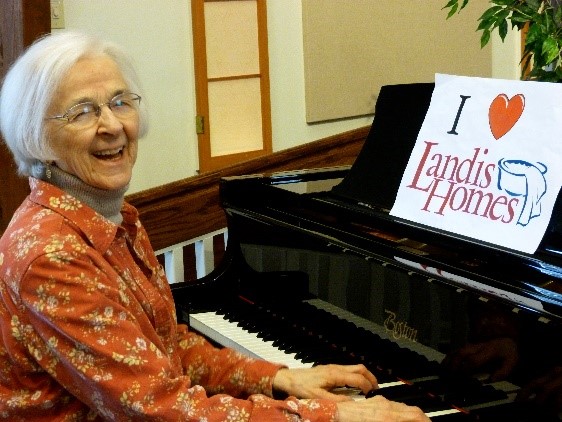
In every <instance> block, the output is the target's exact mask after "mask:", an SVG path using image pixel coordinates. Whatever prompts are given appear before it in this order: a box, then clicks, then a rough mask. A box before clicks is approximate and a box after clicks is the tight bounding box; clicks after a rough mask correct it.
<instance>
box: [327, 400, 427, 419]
mask: <svg viewBox="0 0 562 422" xmlns="http://www.w3.org/2000/svg"><path fill="white" fill-rule="evenodd" d="M337 406H338V418H337V420H338V421H339V422H359V421H361V422H363V421H365V422H366V421H369V422H428V421H429V420H430V419H429V418H428V417H427V416H426V415H425V413H423V412H422V411H421V409H420V408H419V407H414V406H408V405H405V404H404V403H398V402H395V401H390V400H388V399H386V398H384V397H383V396H380V395H377V396H374V397H372V398H370V399H366V400H360V401H345V402H340V403H338V404H337Z"/></svg>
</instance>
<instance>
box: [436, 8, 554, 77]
mask: <svg viewBox="0 0 562 422" xmlns="http://www.w3.org/2000/svg"><path fill="white" fill-rule="evenodd" d="M468 2H469V0H449V2H448V3H447V4H446V5H445V6H444V7H443V9H448V10H449V11H448V14H447V19H449V18H450V17H451V16H453V15H454V14H456V13H459V12H460V11H461V10H462V9H463V8H464V7H465V6H466V5H467V3H468ZM561 4H562V0H490V6H489V7H488V9H486V11H485V12H484V13H483V14H482V16H480V18H479V19H478V20H479V24H478V27H477V30H479V31H482V35H481V37H480V46H481V47H484V46H485V45H486V44H488V41H489V40H490V36H491V34H492V33H493V31H494V30H496V29H497V31H498V33H499V35H500V37H501V39H502V41H504V39H505V36H506V35H507V32H508V30H509V28H510V27H511V28H512V29H518V30H521V31H523V34H524V35H523V36H524V47H523V52H522V57H521V79H534V80H540V81H549V82H559V81H562V57H561V48H562V7H560V6H561Z"/></svg>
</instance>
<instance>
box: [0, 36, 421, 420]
mask: <svg viewBox="0 0 562 422" xmlns="http://www.w3.org/2000/svg"><path fill="white" fill-rule="evenodd" d="M0 95H1V97H0V128H1V131H2V135H3V137H4V139H5V141H6V144H7V145H8V148H9V149H10V150H11V152H12V154H13V156H14V159H15V162H16V163H17V166H18V170H19V173H20V174H21V175H24V176H28V177H29V182H30V187H31V193H30V195H29V196H28V197H27V198H26V199H25V201H24V202H23V203H22V205H21V206H20V207H19V209H18V210H17V211H16V213H15V214H14V216H13V219H12V221H11V223H10V225H9V227H8V228H7V230H6V232H5V233H4V234H3V236H2V238H1V239H0V296H1V300H0V334H1V337H0V357H1V359H2V364H1V365H0V419H5V420H10V421H27V422H30V421H40V420H41V421H43V420H44V421H46V420H48V421H53V420H60V421H62V420H65V421H79V420H88V421H94V420H109V421H139V420H142V421H152V420H154V421H186V420H197V421H224V420H232V421H239V420H259V421H273V420H286V421H297V420H308V421H337V420H339V421H360V420H361V421H367V420H372V421H383V420H384V421H427V420H428V419H427V417H426V416H425V415H424V414H423V413H422V412H421V410H420V409H418V408H415V407H409V406H406V405H404V404H401V403H395V402H391V401H388V400H386V399H384V398H382V397H375V398H371V399H365V400H362V401H351V400H348V399H345V398H343V397H341V396H337V395H335V394H332V393H330V391H329V390H330V389H331V388H332V387H336V386H343V385H347V386H352V387H356V388H359V389H361V390H362V391H364V392H367V391H369V390H371V389H373V388H376V387H377V381H376V379H375V377H374V376H373V374H372V373H371V372H369V371H368V370H367V369H366V368H365V367H364V366H362V365H350V366H339V365H326V366H318V367H316V368H313V369H305V370H302V369H301V370H293V369H287V368H283V367H282V366H281V365H276V364H273V363H268V362H265V361H261V360H254V359H249V358H247V357H244V356H242V355H240V354H238V353H237V352H235V351H233V350H230V349H226V348H225V349H219V348H215V347H213V346H212V345H211V344H210V343H208V342H207V341H206V340H205V339H204V338H203V337H201V336H199V335H197V334H195V333H192V332H189V331H188V330H187V328H186V326H184V325H178V324H177V322H176V313H175V309H174V303H173V299H172V296H171V292H170V289H169V286H168V283H167V280H166V278H165V275H164V272H163V270H162V267H161V266H160V265H159V264H158V261H157V259H156V257H155V255H154V252H153V250H152V248H151V246H150V243H149V240H148V239H147V235H146V232H145V230H144V229H143V226H142V224H141V223H140V221H139V219H138V213H137V211H136V210H135V209H134V208H133V207H132V206H131V205H129V204H127V203H126V202H124V195H125V192H126V190H127V187H128V186H129V182H130V179H131V174H132V170H133V166H134V164H135V160H136V157H137V149H138V139H139V138H140V137H142V136H143V135H144V134H145V132H146V130H147V116H146V111H145V107H144V101H143V99H142V95H143V94H142V92H141V89H140V86H139V84H138V81H137V78H136V76H135V73H134V71H133V68H132V66H131V64H130V62H129V61H128V60H127V58H126V56H125V55H124V54H123V53H122V51H121V50H120V49H119V48H117V47H116V46H115V45H113V44H111V43H107V42H103V41H101V40H98V39H96V38H93V37H90V36H87V35H85V34H81V33H73V32H63V33H59V34H56V35H50V36H46V37H44V38H43V39H41V40H39V41H38V42H36V43H35V44H34V45H33V46H31V47H30V48H29V49H28V50H27V51H26V52H25V54H23V56H22V57H21V58H20V59H19V60H18V61H17V62H16V63H15V64H14V66H13V67H12V68H11V69H10V71H9V72H8V74H7V76H6V79H5V81H4V83H3V86H2V91H1V94H0ZM274 391H279V392H280V393H282V394H283V395H284V396H286V397H287V398H286V399H284V400H275V399H273V398H272V396H273V392H274Z"/></svg>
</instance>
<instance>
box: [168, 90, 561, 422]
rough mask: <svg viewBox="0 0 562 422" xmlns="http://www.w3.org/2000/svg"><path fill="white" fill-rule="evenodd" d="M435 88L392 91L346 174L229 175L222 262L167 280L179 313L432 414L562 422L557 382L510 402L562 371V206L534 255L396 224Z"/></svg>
mask: <svg viewBox="0 0 562 422" xmlns="http://www.w3.org/2000/svg"><path fill="white" fill-rule="evenodd" d="M432 89H433V85H432V84H411V85H409V84H408V85H394V86H386V87H383V88H382V89H381V92H380V95H379V98H378V101H377V106H376V109H375V116H374V120H373V125H372V127H371V130H370V133H369V136H368V139H367V140H366V142H365V145H364V148H363V149H362V151H361V153H360V154H359V156H358V157H357V160H356V161H355V163H354V164H353V166H351V167H345V168H329V169H316V170H302V171H297V172H287V173H276V174H270V175H254V176H244V177H231V178H226V179H224V180H223V181H222V183H221V201H222V204H223V207H224V209H225V211H226V213H227V218H228V230H229V240H228V245H227V249H226V255H225V259H224V260H223V262H221V264H220V265H219V266H218V267H217V268H216V269H215V270H214V271H213V272H212V273H211V274H209V275H208V276H206V277H204V278H202V279H200V280H198V281H197V282H196V283H180V284H177V285H173V286H172V290H173V293H174V299H175V301H176V305H177V307H178V310H179V314H180V318H182V319H183V320H184V321H186V322H187V323H189V324H190V326H191V328H192V329H195V330H197V331H200V332H201V333H203V334H204V335H206V336H208V337H209V338H210V339H212V340H214V341H216V342H217V343H219V344H222V345H225V346H230V347H234V348H236V349H238V350H240V351H242V352H244V353H248V354H250V355H253V356H256V357H260V358H264V359H268V360H272V361H277V362H281V363H285V364H286V365H288V366H290V367H302V366H310V365H315V364H319V363H363V364H365V365H366V366H367V367H368V368H369V369H370V370H371V371H373V373H375V375H376V376H377V378H378V380H379V384H380V386H381V388H380V389H379V390H375V391H373V392H371V393H370V394H383V395H385V396H386V397H388V398H390V399H393V400H397V401H403V402H406V403H408V404H415V405H418V406H420V407H421V408H422V409H423V410H424V411H425V412H426V413H427V414H428V415H429V416H430V417H431V418H432V420H437V421H449V420H451V421H455V420H461V421H465V420H466V421H476V420H478V421H495V420H499V419H501V420H510V421H521V422H523V421H557V420H560V419H559V417H558V414H559V412H560V410H561V407H562V403H560V402H559V400H562V391H560V388H558V389H557V388H553V389H552V391H551V393H552V395H551V396H549V398H548V400H546V402H545V403H541V405H538V404H537V403H536V400H528V401H518V400H516V396H517V394H518V392H520V391H521V389H522V388H525V387H526V386H529V385H531V384H530V383H532V382H534V380H537V379H540V378H541V377H542V376H544V375H551V376H552V375H553V374H554V375H555V374H559V373H560V372H562V370H560V369H559V368H562V362H561V361H562V355H561V353H560V352H559V350H558V348H557V347H558V345H557V343H558V340H559V338H560V337H561V333H562V331H561V321H562V281H561V280H560V278H561V275H562V256H561V254H562V243H561V234H562V228H561V227H560V226H559V224H558V220H559V219H560V216H561V215H562V201H559V203H557V205H556V207H555V210H554V212H553V218H552V223H551V226H550V227H549V229H548V230H547V233H546V235H545V238H544V240H543V242H542V244H541V245H540V247H539V250H538V251H537V252H536V253H535V254H533V255H528V254H523V253H520V252H515V251H512V250H508V249H503V248H499V247H495V246H493V245H487V244H482V243H480V242H476V241H474V240H473V239H467V238H463V237H460V236H458V235H454V234H451V233H446V232H441V231H439V230H436V229H433V228H428V227H422V226H419V225H416V224H414V223H411V222H407V221H403V220H400V219H397V218H395V217H392V216H390V215H389V209H390V208H391V207H392V203H393V201H394V198H395V195H396V191H397V188H398V185H399V183H400V178H401V174H402V172H403V169H404V167H405V166H406V163H407V160H408V158H409V154H410V150H411V148H412V147H413V145H414V143H415V140H416V137H417V132H418V130H419V128H420V126H421V123H422V121H423V117H424V114H425V111H426V110H427V107H428V105H429V101H430V98H431V93H432ZM404 115H406V116H408V119H407V121H403V116H404ZM559 378H560V380H562V376H561V377H559ZM352 393H353V392H352ZM532 393H533V394H534V393H535V392H534V391H533V392H532ZM539 393H540V391H539ZM531 397H533V395H531ZM537 397H541V398H542V396H540V394H537ZM355 398H356V399H358V400H360V399H361V397H360V396H357V397H355ZM557 400H558V401H557Z"/></svg>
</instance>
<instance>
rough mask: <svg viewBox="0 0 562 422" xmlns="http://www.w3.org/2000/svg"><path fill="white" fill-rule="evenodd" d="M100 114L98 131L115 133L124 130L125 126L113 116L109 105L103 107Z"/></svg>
mask: <svg viewBox="0 0 562 422" xmlns="http://www.w3.org/2000/svg"><path fill="white" fill-rule="evenodd" d="M99 113H100V115H99V118H98V131H99V130H102V131H107V132H111V133H114V132H115V131H120V130H122V129H123V124H122V123H121V121H120V120H119V119H118V118H117V117H115V114H113V111H111V109H110V108H109V107H108V106H107V105H103V106H101V107H100V112H99Z"/></svg>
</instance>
